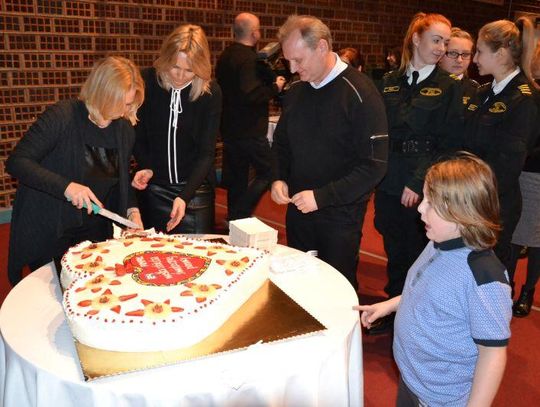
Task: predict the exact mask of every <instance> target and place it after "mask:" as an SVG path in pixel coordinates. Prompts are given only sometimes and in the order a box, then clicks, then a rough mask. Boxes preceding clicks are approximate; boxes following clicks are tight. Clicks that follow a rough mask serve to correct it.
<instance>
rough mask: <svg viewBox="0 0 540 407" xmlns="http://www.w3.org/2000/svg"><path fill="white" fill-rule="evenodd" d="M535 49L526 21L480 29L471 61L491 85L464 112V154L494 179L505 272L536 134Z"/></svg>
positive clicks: (497, 250) (499, 251) (499, 250)
mask: <svg viewBox="0 0 540 407" xmlns="http://www.w3.org/2000/svg"><path fill="white" fill-rule="evenodd" d="M534 45H535V44H534V27H533V25H532V23H531V22H530V21H529V20H528V19H525V18H521V19H519V20H518V21H517V23H513V22H511V21H508V20H499V21H494V22H491V23H488V24H486V25H484V26H483V27H482V28H481V29H480V31H479V33H478V41H477V44H476V53H475V55H474V60H473V61H474V63H475V64H476V65H477V66H478V71H479V72H480V75H492V76H493V82H491V83H487V84H486V85H483V86H481V87H480V88H479V90H478V94H477V96H476V97H475V98H473V100H472V101H471V103H470V104H469V105H468V107H467V109H466V130H465V136H466V137H465V148H466V149H467V150H468V151H470V152H472V153H474V154H476V155H477V156H479V157H480V158H482V159H483V160H484V161H486V162H487V163H488V164H489V165H490V166H491V168H492V169H493V171H494V172H495V176H496V178H497V182H498V192H499V201H500V206H501V220H502V224H503V230H502V232H501V234H500V236H499V241H498V243H497V245H496V246H495V249H494V250H495V253H496V254H497V256H498V257H499V259H500V260H501V261H502V263H503V264H504V265H505V266H506V268H507V270H508V269H510V267H511V264H510V257H511V256H510V254H511V244H510V242H511V238H512V233H513V232H514V229H515V227H516V224H517V222H518V220H519V217H520V213H521V191H520V187H519V175H520V173H521V170H522V168H523V164H524V163H525V158H526V157H527V151H528V149H529V148H530V147H531V144H532V143H533V142H534V139H535V137H536V132H537V131H538V124H537V122H536V120H537V114H538V112H537V110H538V109H537V106H536V103H535V100H534V97H533V92H534V87H533V86H532V84H531V83H532V77H531V58H532V53H533V51H534ZM511 283H513V282H512V281H511Z"/></svg>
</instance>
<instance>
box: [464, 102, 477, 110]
mask: <svg viewBox="0 0 540 407" xmlns="http://www.w3.org/2000/svg"><path fill="white" fill-rule="evenodd" d="M476 109H478V105H475V104H474V103H471V104H470V105H469V107H468V108H467V110H470V111H471V112H474V111H475V110H476Z"/></svg>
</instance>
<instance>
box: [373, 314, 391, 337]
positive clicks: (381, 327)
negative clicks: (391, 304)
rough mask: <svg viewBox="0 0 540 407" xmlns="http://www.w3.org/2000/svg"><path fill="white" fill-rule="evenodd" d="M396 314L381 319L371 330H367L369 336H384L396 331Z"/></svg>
mask: <svg viewBox="0 0 540 407" xmlns="http://www.w3.org/2000/svg"><path fill="white" fill-rule="evenodd" d="M395 317H396V314H395V313H392V314H390V315H387V316H385V317H382V318H379V319H378V320H376V321H375V322H374V323H372V324H371V328H369V329H366V334H367V335H372V336H373V335H382V334H385V333H391V332H392V331H393V330H394V318H395Z"/></svg>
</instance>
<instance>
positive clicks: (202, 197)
mask: <svg viewBox="0 0 540 407" xmlns="http://www.w3.org/2000/svg"><path fill="white" fill-rule="evenodd" d="M142 75H143V78H144V82H145V87H146V100H145V102H144V104H143V105H142V106H141V110H140V114H139V116H140V119H141V120H140V123H139V124H138V125H137V127H136V132H137V140H136V143H135V148H134V155H135V159H136V161H137V164H138V170H137V172H136V173H135V176H134V178H133V186H134V187H135V188H137V189H138V190H140V191H141V192H140V193H139V204H140V208H141V212H142V218H143V221H144V224H145V226H146V227H154V228H155V229H156V230H158V231H161V232H170V233H212V232H213V230H214V187H215V170H214V155H215V147H216V137H217V133H218V130H219V120H220V115H221V90H220V88H219V86H218V85H217V84H216V83H215V82H212V81H211V75H212V67H211V64H210V49H209V47H208V41H207V39H206V35H205V34H204V31H203V29H202V28H201V27H199V26H197V25H192V24H185V25H181V26H179V27H178V28H176V29H175V30H174V31H173V32H172V33H171V34H169V36H168V37H167V38H166V39H165V40H164V42H163V45H162V46H161V51H160V54H159V57H158V59H156V61H155V62H154V66H153V67H152V68H149V69H145V70H144V71H143V73H142Z"/></svg>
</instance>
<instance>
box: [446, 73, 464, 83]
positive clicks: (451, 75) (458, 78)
mask: <svg viewBox="0 0 540 407" xmlns="http://www.w3.org/2000/svg"><path fill="white" fill-rule="evenodd" d="M448 76H449V77H450V78H452V79H454V80H456V81H460V80H461V79H460V77H459V76H457V75H456V74H455V73H451V74H450V75H448Z"/></svg>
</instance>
